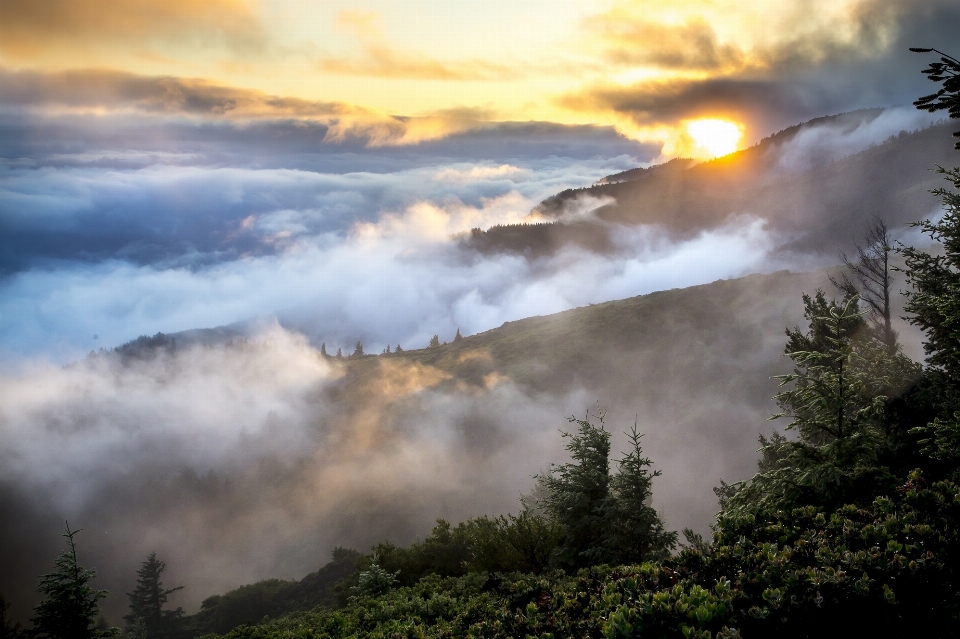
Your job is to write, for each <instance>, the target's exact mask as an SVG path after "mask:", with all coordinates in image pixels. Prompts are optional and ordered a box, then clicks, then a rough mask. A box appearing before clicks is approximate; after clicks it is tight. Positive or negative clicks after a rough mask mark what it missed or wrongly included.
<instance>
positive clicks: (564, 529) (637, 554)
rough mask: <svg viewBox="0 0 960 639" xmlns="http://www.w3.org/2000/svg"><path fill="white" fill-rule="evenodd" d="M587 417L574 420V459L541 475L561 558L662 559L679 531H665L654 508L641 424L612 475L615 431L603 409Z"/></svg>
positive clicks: (570, 561)
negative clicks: (611, 464) (612, 440)
mask: <svg viewBox="0 0 960 639" xmlns="http://www.w3.org/2000/svg"><path fill="white" fill-rule="evenodd" d="M595 417H596V419H597V421H598V422H599V423H598V424H594V423H593V422H592V421H591V419H590V415H587V417H586V418H585V419H576V418H575V417H571V418H570V420H569V421H570V422H572V423H575V424H576V425H577V432H576V433H563V436H564V437H566V438H568V439H569V442H568V443H567V446H566V449H567V450H568V451H570V456H571V457H572V458H573V461H572V462H571V463H569V464H563V465H559V466H554V467H553V468H552V472H551V473H550V474H549V475H546V476H538V480H539V484H540V488H541V490H542V491H543V495H544V496H543V497H542V498H541V505H542V507H543V509H544V510H545V511H546V513H547V515H549V517H550V518H551V519H552V520H553V521H554V522H555V525H556V526H557V527H558V528H559V531H560V539H559V543H558V544H557V549H556V560H557V562H558V563H559V564H560V565H561V566H564V567H571V568H579V567H584V566H591V565H596V564H602V563H606V564H625V563H639V562H642V561H646V560H649V559H662V558H664V557H666V556H668V555H669V552H670V550H671V549H672V548H673V547H674V546H675V545H676V543H677V534H676V533H675V532H667V531H665V530H664V527H663V521H662V520H661V519H660V515H659V514H657V512H656V510H654V509H653V507H652V506H650V498H651V494H652V493H651V482H652V480H653V478H654V477H656V476H658V475H659V474H660V473H659V472H651V471H650V470H649V467H650V464H651V462H650V459H649V458H647V457H644V456H643V449H642V448H641V447H640V437H641V436H640V434H639V433H638V432H637V429H636V424H634V427H633V429H631V431H630V432H629V433H626V435H627V437H628V440H629V442H630V450H629V451H628V452H626V453H624V456H623V458H622V459H620V460H619V461H618V462H617V472H616V474H614V475H613V476H611V475H610V432H609V431H607V429H606V427H605V425H604V413H603V412H598V413H597V415H596V416H595Z"/></svg>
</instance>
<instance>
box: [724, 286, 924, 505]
mask: <svg viewBox="0 0 960 639" xmlns="http://www.w3.org/2000/svg"><path fill="white" fill-rule="evenodd" d="M857 299H858V298H857V297H856V296H854V297H850V298H847V299H846V300H844V301H843V302H841V303H837V302H833V301H831V302H827V301H826V299H825V298H824V296H823V292H822V291H818V292H817V294H816V296H814V297H813V298H811V297H810V296H807V295H805V296H804V304H805V306H806V310H805V315H806V317H807V318H808V319H809V320H810V330H809V332H808V333H802V332H800V330H799V329H794V330H793V331H789V330H788V331H787V335H788V341H787V347H786V354H787V355H788V356H789V357H790V358H791V359H792V360H793V361H794V363H795V365H796V367H795V369H794V372H793V373H790V374H788V375H779V376H778V379H780V382H781V386H789V388H788V389H787V390H784V391H782V392H781V393H779V394H778V395H777V396H776V397H775V399H776V401H777V403H778V405H779V406H780V409H781V412H780V413H778V414H777V415H774V417H773V419H776V418H779V417H789V418H791V419H792V421H791V422H790V424H789V425H788V426H787V429H788V430H795V431H797V434H798V439H797V440H795V441H790V440H787V439H786V438H784V437H782V436H779V435H775V436H774V437H773V438H772V439H771V440H765V439H764V438H761V444H762V448H761V453H762V455H763V458H762V460H761V463H760V469H759V472H758V473H757V474H756V475H755V476H754V477H753V478H752V479H751V480H750V481H749V482H746V483H741V484H738V485H735V486H732V487H731V486H728V485H725V484H722V485H721V488H719V489H718V490H717V491H716V492H717V495H718V497H720V499H721V505H722V507H723V509H724V513H725V514H728V515H729V514H747V513H750V512H756V511H758V510H763V509H772V510H777V509H785V510H787V511H789V510H790V509H791V508H793V507H796V506H803V505H818V506H825V507H836V506H838V505H841V504H843V503H845V502H847V501H850V502H856V501H859V500H861V499H866V500H872V496H873V495H874V494H876V491H877V489H878V488H882V485H883V484H885V483H888V482H890V481H891V480H892V477H891V475H890V472H889V470H888V469H887V468H886V467H885V466H884V465H883V463H882V459H883V457H884V455H883V452H884V449H885V448H887V447H890V446H892V445H894V444H895V442H892V441H890V439H891V438H890V433H889V431H888V429H887V428H886V427H885V417H886V406H887V404H888V402H889V400H890V398H891V396H894V395H897V394H899V393H902V392H903V391H904V390H905V389H906V387H907V386H909V384H910V383H912V382H913V381H914V380H915V379H916V377H917V375H918V373H919V371H918V367H917V366H916V365H915V364H914V363H913V362H910V360H909V359H907V358H906V357H904V356H903V355H902V354H901V353H899V351H896V350H895V351H894V352H892V353H891V351H890V350H889V349H888V348H887V345H886V344H885V343H884V342H883V341H882V340H880V339H878V338H877V337H878V336H876V335H875V334H873V333H872V332H871V331H868V330H865V322H864V320H863V317H862V314H861V313H860V312H859V309H858V308H857Z"/></svg>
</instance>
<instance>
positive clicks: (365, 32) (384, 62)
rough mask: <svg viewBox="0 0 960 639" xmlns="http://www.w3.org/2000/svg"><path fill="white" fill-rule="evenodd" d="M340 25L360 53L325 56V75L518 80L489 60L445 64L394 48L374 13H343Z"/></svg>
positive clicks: (512, 71) (509, 70) (322, 61)
mask: <svg viewBox="0 0 960 639" xmlns="http://www.w3.org/2000/svg"><path fill="white" fill-rule="evenodd" d="M337 25H338V26H339V27H340V28H341V29H344V30H347V31H349V32H351V33H352V34H353V35H354V36H355V37H356V38H357V41H358V43H359V44H360V51H359V54H355V55H351V56H334V55H325V56H323V57H322V58H321V59H320V60H319V62H318V67H319V68H320V70H321V71H324V72H326V73H334V74H341V75H358V76H372V77H378V78H401V79H403V78H406V79H420V80H468V81H474V80H481V81H489V80H507V79H512V78H514V77H516V76H517V72H516V69H514V68H513V67H511V66H510V65H507V64H502V63H497V62H492V61H490V60H487V59H479V58H478V59H469V60H456V61H442V60H439V59H437V58H435V57H432V56H430V55H427V54H424V53H421V52H418V51H412V50H403V49H399V48H396V47H392V46H390V44H389V43H388V42H387V38H386V36H385V34H384V32H383V28H382V17H381V15H380V14H379V13H377V12H375V11H362V10H353V9H348V10H343V11H340V12H339V13H338V14H337Z"/></svg>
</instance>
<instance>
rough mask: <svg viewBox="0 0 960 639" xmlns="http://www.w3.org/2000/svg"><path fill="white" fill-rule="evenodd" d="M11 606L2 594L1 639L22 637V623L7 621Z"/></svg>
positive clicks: (0, 614)
mask: <svg viewBox="0 0 960 639" xmlns="http://www.w3.org/2000/svg"><path fill="white" fill-rule="evenodd" d="M9 609H10V604H9V603H7V600H6V599H4V597H3V595H2V594H0V639H17V638H18V637H20V636H21V630H20V623H19V622H14V621H13V620H11V619H7V610H9Z"/></svg>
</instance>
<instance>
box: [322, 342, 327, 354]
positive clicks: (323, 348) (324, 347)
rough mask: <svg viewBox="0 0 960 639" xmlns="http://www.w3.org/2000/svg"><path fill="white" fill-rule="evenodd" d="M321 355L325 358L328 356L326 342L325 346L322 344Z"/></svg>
mask: <svg viewBox="0 0 960 639" xmlns="http://www.w3.org/2000/svg"><path fill="white" fill-rule="evenodd" d="M320 354H321V355H323V356H324V357H326V356H327V343H326V342H324V343H323V344H320Z"/></svg>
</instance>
